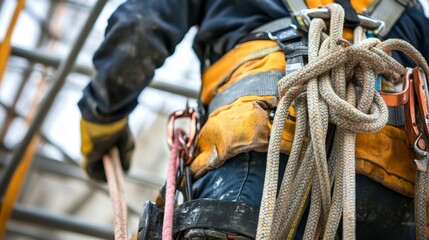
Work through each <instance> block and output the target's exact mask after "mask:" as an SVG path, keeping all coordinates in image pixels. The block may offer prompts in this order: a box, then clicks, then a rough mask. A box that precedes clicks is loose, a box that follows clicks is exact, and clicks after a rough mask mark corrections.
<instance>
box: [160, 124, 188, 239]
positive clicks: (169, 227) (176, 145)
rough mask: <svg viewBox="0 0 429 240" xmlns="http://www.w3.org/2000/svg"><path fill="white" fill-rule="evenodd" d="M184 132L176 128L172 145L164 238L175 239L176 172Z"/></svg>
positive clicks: (163, 230) (166, 195)
mask: <svg viewBox="0 0 429 240" xmlns="http://www.w3.org/2000/svg"><path fill="white" fill-rule="evenodd" d="M183 136H184V132H183V130H181V129H175V130H174V142H173V145H172V146H171V153H170V162H169V164H168V172H167V189H166V192H165V207H164V222H163V228H162V239H163V240H172V239H173V215H174V204H175V199H174V196H175V193H176V174H177V170H178V168H179V157H180V152H181V143H180V139H183Z"/></svg>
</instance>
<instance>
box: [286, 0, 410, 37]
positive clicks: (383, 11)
mask: <svg viewBox="0 0 429 240" xmlns="http://www.w3.org/2000/svg"><path fill="white" fill-rule="evenodd" d="M333 2H334V1H332V0H283V3H284V5H285V6H286V7H287V9H288V10H289V12H291V13H292V14H293V15H295V16H296V15H299V14H300V12H301V10H302V9H307V8H316V7H319V6H320V5H326V4H329V3H333ZM368 2H370V4H368ZM351 4H352V5H353V7H354V9H356V12H358V13H362V12H363V11H364V10H366V11H367V12H368V13H369V17H371V18H373V19H377V20H379V21H383V22H384V28H383V29H382V30H381V31H380V32H378V33H377V34H378V35H379V36H380V37H386V35H387V34H388V33H389V32H390V30H391V29H392V27H393V26H394V25H395V23H396V21H397V20H398V19H399V17H400V16H401V15H402V13H403V12H404V11H405V10H406V9H407V8H408V7H411V6H415V5H417V4H418V3H417V2H416V1H415V0H373V1H353V0H352V1H351ZM365 4H366V5H365Z"/></svg>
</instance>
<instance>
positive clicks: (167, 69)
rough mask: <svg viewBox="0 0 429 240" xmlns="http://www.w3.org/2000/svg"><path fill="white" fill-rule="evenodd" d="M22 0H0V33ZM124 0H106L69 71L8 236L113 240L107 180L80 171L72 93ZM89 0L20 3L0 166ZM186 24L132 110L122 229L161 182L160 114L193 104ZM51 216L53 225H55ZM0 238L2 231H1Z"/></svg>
mask: <svg viewBox="0 0 429 240" xmlns="http://www.w3.org/2000/svg"><path fill="white" fill-rule="evenodd" d="M18 2H19V1H15V0H7V1H0V39H4V38H5V36H6V32H7V29H8V27H9V25H10V23H11V19H12V17H13V14H14V11H15V9H16V7H17V6H18ZM122 2H123V1H118V0H111V1H108V2H107V4H106V5H105V7H104V9H103V10H102V12H101V14H100V15H99V17H98V19H97V21H96V23H95V25H94V27H93V29H92V31H91V33H90V34H89V36H88V37H87V39H86V41H85V44H84V46H83V47H82V49H81V50H80V53H79V55H78V57H77V60H76V62H75V64H74V66H73V68H72V70H71V72H70V74H68V75H67V77H66V80H65V83H64V85H63V86H62V88H61V90H60V91H59V93H58V95H57V97H56V99H55V101H54V102H53V105H52V107H51V108H50V110H49V113H48V115H47V117H46V118H45V119H44V121H43V123H42V125H41V128H40V131H39V132H38V133H39V136H40V138H39V139H40V140H39V141H38V143H37V145H36V147H35V149H34V151H32V153H31V154H30V156H29V157H31V158H33V162H32V165H31V168H30V170H29V171H28V173H27V174H26V177H25V181H24V183H23V188H22V191H21V193H20V195H19V198H18V199H17V203H16V205H15V207H14V211H13V214H12V217H11V218H10V219H9V221H8V223H7V228H6V234H5V235H4V236H5V239H100V238H101V239H113V237H109V236H113V211H112V204H111V201H110V198H109V194H108V190H107V186H106V185H105V184H99V183H97V182H94V181H91V180H89V179H88V178H87V176H86V175H85V174H84V172H83V171H82V170H81V169H80V163H81V161H82V156H81V154H80V132H79V120H80V112H79V109H78V108H77V105H76V104H77V101H78V100H79V99H80V97H81V95H82V89H83V88H84V87H85V86H86V85H87V83H88V82H89V81H90V77H91V75H92V74H93V66H92V55H93V54H94V52H95V50H96V49H97V48H98V46H99V44H100V42H101V41H102V40H103V35H104V29H105V28H106V26H107V19H108V18H109V16H110V15H111V13H112V12H113V11H114V10H115V9H116V7H117V6H118V5H119V4H120V3H122ZM95 3H96V1H95V0H37V1H28V0H27V1H26V2H25V7H24V8H23V10H22V11H21V12H20V14H19V18H18V21H17V23H16V26H15V28H14V31H13V35H12V38H11V45H12V50H11V54H10V57H9V58H8V60H7V65H6V70H5V72H4V75H3V80H2V83H1V87H0V174H2V173H3V170H4V164H5V163H8V162H9V161H10V158H11V155H12V154H13V151H14V150H15V149H16V148H17V147H18V146H19V144H21V143H22V139H23V137H24V135H25V134H26V132H27V130H28V128H29V126H30V124H31V123H32V121H34V117H35V112H36V111H37V109H38V108H39V106H40V104H41V103H40V102H41V99H42V98H43V97H44V96H45V95H46V93H47V92H48V91H49V89H50V86H52V84H53V81H54V80H55V76H56V74H57V73H58V71H57V69H58V64H59V62H60V61H63V60H64V59H65V58H66V57H67V55H68V53H69V51H70V49H71V46H72V45H73V44H74V42H75V41H76V38H77V36H78V34H80V33H81V29H82V28H83V26H84V24H86V19H87V17H88V15H89V13H90V11H91V9H92V8H93V7H94V5H95ZM195 31H196V29H191V30H190V32H189V33H188V34H187V35H186V37H185V39H184V40H183V42H182V43H181V44H180V45H179V46H178V47H177V48H176V51H175V54H174V55H173V56H172V57H171V58H169V59H168V60H167V61H166V62H165V64H164V66H163V67H162V68H160V69H158V70H157V71H156V74H155V78H154V81H153V82H152V84H151V87H148V88H147V89H145V90H144V91H143V93H142V94H141V95H140V97H139V105H138V106H137V108H136V109H135V111H134V112H133V113H132V114H131V116H130V127H131V130H132V132H133V133H134V135H135V138H136V144H137V147H136V151H135V154H134V159H133V165H132V167H131V170H130V172H129V174H128V175H127V176H126V179H125V181H126V190H125V191H126V192H125V194H126V198H127V204H128V215H129V219H128V222H129V224H128V225H129V231H130V232H133V231H135V230H136V229H137V227H138V219H139V214H140V211H141V208H142V206H143V204H144V202H145V201H146V200H154V199H155V197H156V195H157V193H158V190H159V188H160V187H161V185H162V184H164V182H165V178H166V177H165V176H166V172H167V164H168V159H169V149H168V146H167V140H166V139H167V137H166V136H167V132H166V126H167V118H168V115H169V114H170V113H172V112H173V111H175V110H180V109H183V108H184V107H185V105H186V101H187V99H188V100H189V103H190V105H195V104H196V102H195V98H196V97H197V96H198V93H199V88H200V80H199V79H200V77H199V74H200V73H199V68H200V65H199V62H198V60H197V59H196V56H195V55H194V53H193V51H192V49H191V45H192V39H193V36H194V34H195ZM53 223H57V224H56V225H54V224H53ZM0 238H1V237H0Z"/></svg>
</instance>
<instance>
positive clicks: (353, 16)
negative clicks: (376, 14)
mask: <svg viewBox="0 0 429 240" xmlns="http://www.w3.org/2000/svg"><path fill="white" fill-rule="evenodd" d="M335 3H338V4H340V5H341V7H343V8H344V20H345V21H344V26H345V27H349V28H355V27H357V26H359V24H360V20H359V17H358V14H357V12H356V10H355V9H354V8H353V6H352V4H351V3H350V0H335Z"/></svg>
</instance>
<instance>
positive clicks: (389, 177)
mask: <svg viewBox="0 0 429 240" xmlns="http://www.w3.org/2000/svg"><path fill="white" fill-rule="evenodd" d="M414 159H415V155H414V152H413V151H412V149H411V148H409V147H408V144H407V141H406V136H405V131H404V129H403V128H398V127H394V126H390V125H387V126H386V127H384V128H383V129H381V130H380V131H379V132H376V133H371V134H367V133H359V134H357V136H356V171H357V172H359V173H362V174H364V175H366V176H369V177H370V178H372V179H373V180H375V181H377V182H379V183H381V184H383V185H385V186H387V187H389V188H391V189H393V190H395V191H397V192H399V193H402V194H404V195H407V196H414V183H415V180H416V169H415V167H414Z"/></svg>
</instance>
